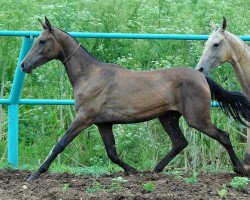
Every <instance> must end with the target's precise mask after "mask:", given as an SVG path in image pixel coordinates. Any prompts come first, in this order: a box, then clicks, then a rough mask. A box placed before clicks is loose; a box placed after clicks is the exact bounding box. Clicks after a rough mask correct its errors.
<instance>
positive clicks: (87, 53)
mask: <svg viewBox="0 0 250 200" xmlns="http://www.w3.org/2000/svg"><path fill="white" fill-rule="evenodd" d="M54 28H56V29H58V30H60V31H62V32H63V33H65V34H67V35H68V36H70V37H71V38H72V39H74V40H75V41H76V43H80V42H79V41H77V40H76V39H75V38H74V37H73V36H72V35H70V34H69V33H67V32H66V31H64V30H62V29H60V28H57V27H54ZM80 44H81V45H80V47H81V48H82V49H83V50H84V51H85V52H86V53H87V54H88V55H89V56H91V57H92V58H93V59H94V60H97V59H96V57H94V56H93V55H92V54H91V53H90V52H89V51H88V50H87V49H86V48H85V47H84V46H83V45H82V43H80Z"/></svg>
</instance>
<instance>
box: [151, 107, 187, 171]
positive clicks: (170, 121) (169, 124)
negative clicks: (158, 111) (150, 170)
mask: <svg viewBox="0 0 250 200" xmlns="http://www.w3.org/2000/svg"><path fill="white" fill-rule="evenodd" d="M179 118H180V114H179V113H177V112H170V113H167V114H166V115H164V116H162V117H160V118H159V120H160V122H161V124H162V126H163V128H164V130H165V131H166V132H167V133H168V135H169V137H170V139H171V142H172V150H171V151H170V152H169V153H168V154H167V155H166V156H165V157H164V158H163V159H162V160H161V161H160V162H159V163H158V164H157V165H156V166H155V168H154V171H155V172H161V171H163V169H164V168H165V167H166V165H167V164H168V163H169V162H170V161H171V160H172V159H173V158H174V157H175V156H176V155H178V154H179V153H180V152H181V151H182V150H183V149H184V148H185V147H186V146H187V145H188V142H187V140H186V138H185V137H184V135H183V133H182V132H181V130H180V127H179Z"/></svg>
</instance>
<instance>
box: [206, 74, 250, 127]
mask: <svg viewBox="0 0 250 200" xmlns="http://www.w3.org/2000/svg"><path fill="white" fill-rule="evenodd" d="M205 77H206V79H207V83H208V85H209V87H210V92H211V98H212V100H215V101H218V103H219V105H220V108H221V109H222V110H223V111H224V112H225V113H226V114H227V115H229V114H231V115H232V116H233V118H234V119H235V120H236V121H237V122H239V123H241V124H244V125H245V126H248V127H249V125H247V123H246V121H248V122H250V99H248V97H246V96H245V95H243V94H242V93H240V92H230V91H227V90H225V89H223V88H222V87H221V86H220V85H218V84H217V83H216V82H215V81H213V80H212V79H211V78H209V77H207V76H205Z"/></svg>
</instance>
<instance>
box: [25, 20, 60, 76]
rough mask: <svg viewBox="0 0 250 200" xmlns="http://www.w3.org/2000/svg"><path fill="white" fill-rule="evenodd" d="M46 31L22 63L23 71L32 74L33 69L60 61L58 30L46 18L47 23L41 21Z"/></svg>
mask: <svg viewBox="0 0 250 200" xmlns="http://www.w3.org/2000/svg"><path fill="white" fill-rule="evenodd" d="M39 21H40V23H41V25H42V27H43V29H44V31H43V32H42V33H41V35H40V36H39V37H38V39H37V41H36V42H35V44H34V45H33V47H32V49H31V50H30V51H29V53H28V54H27V56H26V57H25V58H24V59H23V61H22V63H21V68H22V71H24V72H26V73H31V72H32V70H33V69H35V68H37V67H39V66H41V65H43V64H45V63H47V62H49V61H50V60H53V59H59V55H60V44H59V43H58V41H57V38H56V37H57V33H56V32H57V29H56V28H54V27H53V26H52V25H51V24H50V22H49V20H48V19H47V18H46V17H45V22H42V21H41V20H40V19H39Z"/></svg>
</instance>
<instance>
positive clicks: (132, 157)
mask: <svg viewBox="0 0 250 200" xmlns="http://www.w3.org/2000/svg"><path fill="white" fill-rule="evenodd" d="M0 7H1V12H0V30H41V26H40V24H39V22H38V20H37V18H38V17H39V18H43V17H44V16H47V17H48V18H49V20H50V21H51V23H52V24H53V25H55V26H57V27H59V28H61V29H63V30H65V31H79V32H123V33H169V34H170V33H180V34H209V33H210V32H211V31H210V28H209V25H208V24H209V20H210V18H212V19H213V20H214V22H215V23H216V24H218V25H219V24H220V23H221V21H222V17H223V16H225V17H227V19H228V29H229V31H231V32H233V33H234V34H236V35H250V26H249V18H248V17H249V10H250V3H249V2H248V1H244V0H239V1H235V0H228V1H224V0H222V1H219V0H182V1H181V0H176V1H171V0H130V1H125V0H84V1H80V0H78V1H69V0H63V1H62V0H58V1H55V0H49V1H48V0H40V1H31V0H21V1H17V0H9V1H5V0H3V1H0ZM246 11H248V12H246ZM80 42H81V43H82V44H83V45H84V46H85V47H86V48H87V49H88V50H89V51H90V52H91V53H92V54H93V55H94V56H95V57H96V58H97V59H99V60H101V61H104V62H111V63H117V64H120V65H122V66H124V67H126V68H128V69H131V70H152V69H158V68H164V67H176V66H190V67H195V65H196V64H197V62H198V60H199V57H200V56H201V54H202V49H203V43H204V41H167V40H124V39H123V40H122V39H80ZM21 43H22V38H20V37H0V84H1V90H0V98H8V97H9V92H10V88H11V83H12V80H13V74H14V70H15V67H16V62H17V58H18V54H19V50H20V47H21ZM212 77H213V79H215V80H216V81H217V82H219V83H220V84H221V85H223V87H225V88H227V89H229V90H233V91H235V90H240V86H239V84H238V81H237V79H236V77H235V75H234V71H233V70H232V68H231V67H230V65H229V64H225V65H224V67H221V68H218V69H216V70H214V71H213V72H212ZM22 98H32V99H34V98H45V99H46V98H53V99H72V98H73V93H72V88H71V86H70V84H69V81H68V79H67V76H66V73H65V70H64V67H63V66H62V64H61V63H59V62H58V61H52V62H50V63H48V64H46V65H44V66H43V67H41V68H38V69H37V70H35V71H34V72H33V73H32V74H31V75H28V76H26V79H25V84H24V88H23V92H22ZM74 116H75V112H74V108H73V106H40V105H38V106H25V105H22V106H20V115H19V119H20V124H19V144H20V147H19V153H20V157H19V163H20V167H21V168H28V169H33V168H37V167H38V166H39V165H40V164H41V163H42V161H43V160H44V159H45V158H46V156H47V154H48V153H49V152H50V150H51V148H52V147H53V145H54V144H55V143H56V141H57V140H58V139H59V138H60V137H61V136H62V134H64V132H65V130H66V129H67V128H68V127H69V125H70V123H71V121H72V119H73V118H74ZM212 120H213V122H214V123H215V124H216V125H217V126H218V127H219V128H220V129H224V130H226V131H228V132H229V133H230V137H231V140H232V143H233V146H234V147H235V150H236V152H237V155H238V156H239V157H240V158H242V156H243V154H244V151H245V146H246V130H245V128H244V127H243V126H241V125H239V124H237V123H235V122H234V120H233V119H232V118H231V117H227V116H225V115H224V114H223V113H222V112H221V111H220V110H219V109H217V108H213V109H212ZM181 126H182V130H183V131H184V133H185V136H186V138H187V140H188V141H189V146H188V147H187V148H186V149H185V150H184V151H183V152H182V153H181V154H180V155H178V156H177V157H176V158H175V159H174V160H173V161H172V162H171V163H170V165H169V166H168V168H170V167H175V168H184V169H194V170H196V169H197V170H206V171H222V170H231V162H230V160H229V157H228V155H227V153H226V152H225V150H224V149H223V147H221V146H220V145H219V144H217V142H216V141H214V140H212V139H210V138H208V137H207V136H205V135H203V134H201V133H198V132H197V131H195V130H194V129H191V128H189V127H187V125H186V124H185V122H184V121H183V120H182V121H181ZM114 132H115V137H116V143H117V149H118V152H119V156H120V157H121V158H122V159H123V160H124V161H126V162H127V163H129V164H130V165H133V166H135V167H136V168H139V169H141V170H142V169H143V170H150V169H152V168H153V167H154V166H155V165H156V163H157V162H158V161H159V160H160V159H161V158H162V157H163V156H165V155H166V153H167V152H168V151H170V149H171V142H170V140H169V138H168V136H167V134H166V133H165V132H164V131H163V129H162V127H161V126H160V124H159V122H158V121H157V120H153V121H150V122H145V123H140V124H131V125H117V126H115V130H114ZM6 146H7V106H1V105H0V166H2V167H3V166H5V165H6V163H7V147H6ZM92 168H98V169H100V168H103V169H105V170H106V169H108V170H111V171H112V170H119V169H120V168H119V167H117V166H115V165H113V164H112V163H111V161H110V160H109V159H108V157H107V156H106V152H105V149H104V145H103V143H102V141H101V138H100V135H99V133H98V131H97V129H96V127H94V126H93V127H91V128H89V129H87V130H85V131H84V132H83V133H82V134H81V135H80V136H79V137H78V138H76V139H75V140H74V141H73V142H72V143H71V144H70V145H69V146H68V147H67V148H66V150H65V151H64V153H62V154H61V155H60V156H59V157H58V159H56V161H55V162H54V163H53V165H52V167H51V169H52V170H54V171H58V170H59V171H60V170H62V171H68V170H72V169H76V170H86V169H92Z"/></svg>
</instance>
